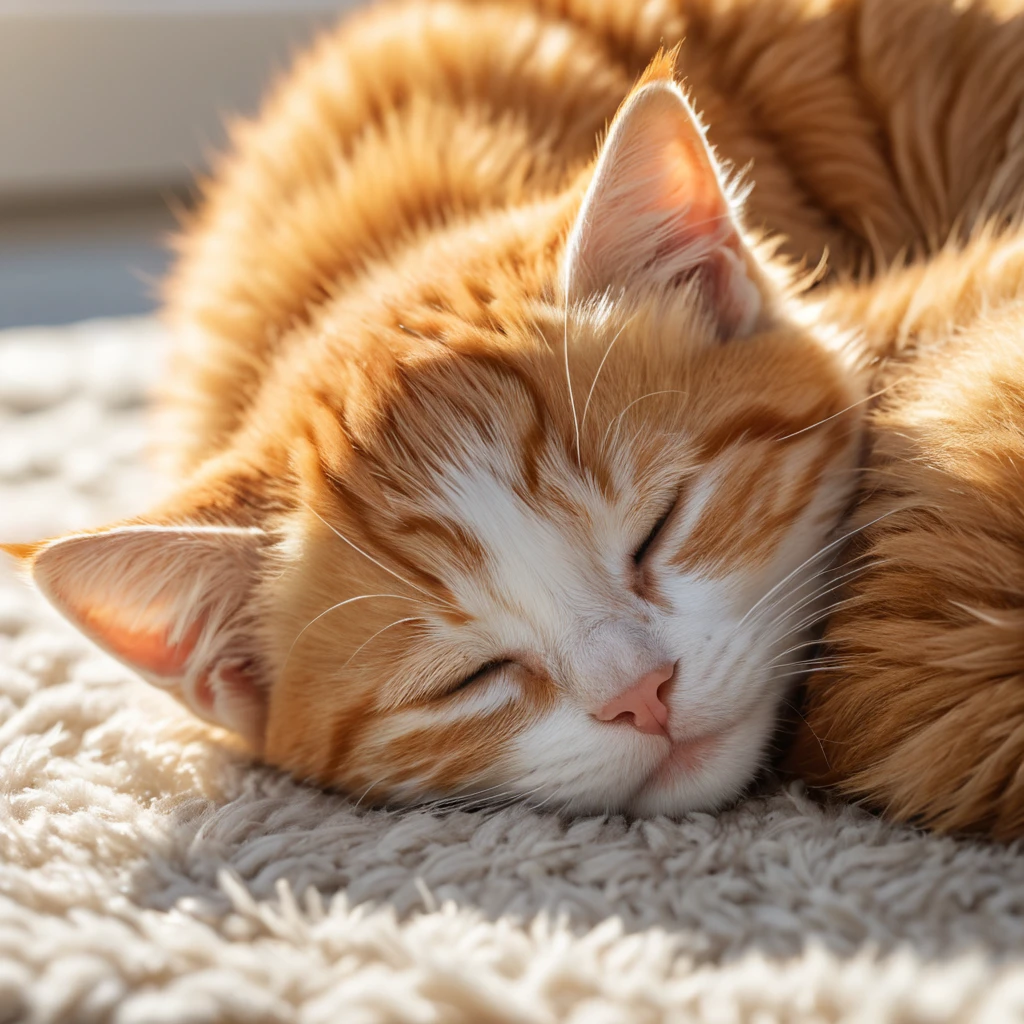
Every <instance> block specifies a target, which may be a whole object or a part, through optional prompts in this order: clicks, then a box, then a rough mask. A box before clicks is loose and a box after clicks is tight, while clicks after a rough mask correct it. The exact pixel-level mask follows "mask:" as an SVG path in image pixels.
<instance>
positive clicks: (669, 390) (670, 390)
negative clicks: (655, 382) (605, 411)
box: [601, 388, 689, 448]
mask: <svg viewBox="0 0 1024 1024" xmlns="http://www.w3.org/2000/svg"><path fill="white" fill-rule="evenodd" d="M656 395H682V396H683V397H684V398H687V397H689V392H688V391H680V390H679V389H678V388H666V389H665V390H663V391H648V392H647V394H646V395H641V396H640V397H639V398H634V399H633V401H632V402H630V403H629V404H628V405H627V406H626V407H625V408H624V409H623V410H622V411H621V412H620V413H619V414H618V416H616V417H615V419H613V420H611V421H610V422H609V423H608V426H607V427H605V431H604V435H603V437H602V438H601V447H602V448H604V447H606V445H607V444H608V434H609V432H610V431H611V429H612V427H615V435H616V436H618V432H619V425H620V424H621V422H622V417H623V416H625V415H626V413H627V412H629V410H630V409H632V408H633V406H634V405H636V404H637V403H638V402H642V401H643V400H644V399H645V398H654V397H655V396H656Z"/></svg>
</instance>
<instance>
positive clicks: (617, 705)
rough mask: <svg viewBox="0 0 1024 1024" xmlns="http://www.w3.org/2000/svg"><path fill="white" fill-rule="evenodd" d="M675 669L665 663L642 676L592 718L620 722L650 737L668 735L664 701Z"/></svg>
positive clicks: (666, 711)
mask: <svg viewBox="0 0 1024 1024" xmlns="http://www.w3.org/2000/svg"><path fill="white" fill-rule="evenodd" d="M675 670H676V667H675V665H674V664H672V662H667V663H666V664H664V665H660V666H659V667H658V668H656V669H654V670H653V671H652V672H648V673H647V674H646V675H643V676H641V677H640V678H639V679H638V680H637V681H636V682H635V683H634V684H633V685H632V686H631V687H630V688H629V689H628V690H626V691H625V693H620V694H619V695H618V697H613V698H612V699H611V700H610V701H608V703H607V704H605V706H604V707H603V708H601V710H600V711H598V712H597V714H596V715H595V716H594V717H595V718H596V719H597V720H598V721H599V722H617V721H620V720H621V721H623V722H627V723H628V724H630V725H632V726H634V727H635V728H637V729H639V730H640V732H644V733H648V734H649V735H651V736H667V735H668V728H667V726H668V707H666V705H665V700H664V698H665V697H666V696H667V694H666V692H665V691H666V690H667V689H668V685H669V682H670V681H671V679H672V676H673V675H675Z"/></svg>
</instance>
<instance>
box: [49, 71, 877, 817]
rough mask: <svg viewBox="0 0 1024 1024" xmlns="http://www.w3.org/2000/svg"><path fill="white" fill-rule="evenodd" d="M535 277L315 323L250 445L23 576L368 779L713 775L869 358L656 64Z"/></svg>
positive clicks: (696, 796)
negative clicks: (774, 252) (760, 241)
mask: <svg viewBox="0 0 1024 1024" xmlns="http://www.w3.org/2000/svg"><path fill="white" fill-rule="evenodd" d="M489 288H491V289H492V290H493V291H495V292H497V293H500V292H501V289H502V283H501V281H497V280H492V281H491V282H490V283H489ZM516 288H518V289H520V291H522V288H523V284H522V281H521V280H519V281H518V282H517V284H516ZM527 292H528V293H529V294H526V295H525V296H524V295H519V296H518V297H517V300H516V312H515V315H514V316H508V317H505V318H501V317H496V316H490V317H485V318H484V319H483V320H481V319H480V318H476V319H472V320H464V319H462V320H460V317H459V315H458V312H457V311H456V310H449V311H448V312H447V314H446V319H444V320H443V323H442V324H441V327H440V328H436V327H430V326H429V321H430V318H429V317H426V318H421V319H420V320H417V311H416V310H415V309H411V310H408V311H407V312H408V315H407V316H406V315H405V313H406V311H403V317H404V319H405V320H406V321H407V322H403V323H401V324H400V325H398V324H397V322H396V321H394V317H393V314H394V309H391V311H390V313H389V314H388V315H389V316H391V317H392V321H391V322H389V326H388V328H387V330H386V331H385V330H384V329H383V328H381V332H383V334H386V335H387V337H388V340H387V341H386V342H385V341H383V340H381V339H380V338H378V339H377V340H376V341H373V340H372V339H373V337H374V332H373V331H370V337H371V340H370V341H368V342H366V344H367V345H369V346H370V347H368V348H366V349H365V350H363V351H362V353H361V354H360V356H359V358H358V359H355V360H353V357H352V352H351V350H347V353H344V352H341V351H340V350H335V349H332V348H331V346H330V345H329V344H327V343H326V342H325V343H324V344H322V345H321V346H320V347H318V348H316V353H315V356H312V357H310V358H309V359H308V360H307V365H305V366H304V367H302V366H300V367H298V368H295V369H293V370H291V371H290V372H291V376H290V377H289V376H288V375H287V374H285V375H284V376H283V378H282V380H279V381H277V382H276V383H275V384H274V386H275V387H276V388H277V389H278V391H279V392H281V393H284V394H287V395H288V396H289V397H290V398H292V399H295V400H293V401H291V402H290V403H289V407H288V408H289V411H288V414H287V415H286V416H282V417H280V418H279V419H278V418H276V417H275V416H274V415H269V414H266V409H274V408H276V407H275V406H273V405H266V407H265V409H264V414H263V415H260V407H259V406H257V416H256V418H255V420H254V423H253V425H252V429H251V430H250V431H249V432H248V433H249V435H251V438H255V440H254V441H252V445H251V448H250V450H247V452H246V453H245V454H244V455H238V453H235V454H229V455H226V456H224V457H222V458H221V459H220V460H217V461H215V462H214V463H212V464H210V465H208V466H207V467H205V468H204V469H203V470H202V471H201V472H200V474H199V476H198V479H197V480H195V481H193V482H192V484H191V485H190V487H189V488H188V490H187V491H186V492H185V495H184V496H183V497H182V498H181V499H180V500H179V501H178V502H177V503H176V504H174V505H172V506H171V507H170V508H169V509H167V510H165V511H164V512H163V513H161V514H160V515H158V516H155V517H152V518H150V519H149V520H147V521H145V522H141V523H137V524H133V525H131V526H128V527H122V528H115V529H113V530H110V531H104V532H102V533H97V534H91V535H83V536H78V537H73V538H65V539H62V540H58V541H55V542H51V543H50V544H47V545H42V546H39V547H37V548H34V549H32V551H31V552H29V555H30V557H31V558H32V559H33V568H34V572H35V577H36V579H37V582H39V584H40V586H41V588H42V589H43V590H44V592H45V593H46V594H47V595H48V596H49V597H50V598H51V599H52V600H54V602H55V603H56V604H57V605H58V606H59V607H61V609H62V610H63V611H65V613H66V614H68V615H69V616H70V617H72V618H73V619H74V620H75V621H76V622H77V624H78V625H79V626H80V627H81V628H82V629H83V630H84V631H85V632H87V633H88V634H89V635H91V636H92V637H93V638H95V639H97V640H98V641H99V642H100V643H102V644H103V645H104V646H106V647H107V649H109V650H111V651H113V652H114V653H115V654H117V655H118V656H119V657H121V658H123V659H124V660H126V661H128V662H129V663H130V664H132V665H133V666H134V667H136V668H137V669H139V671H140V672H142V673H143V674H144V675H146V676H147V677H148V678H149V679H151V680H152V681H154V682H156V683H157V684H158V685H161V686H165V687H166V688H168V689H170V690H171V691H172V692H174V693H175V694H176V695H177V696H179V697H180V698H181V699H182V700H183V701H184V702H185V703H186V704H187V705H188V706H190V707H191V708H193V709H194V710H195V711H196V712H197V713H199V714H200V715H201V716H203V717H205V718H207V719H209V720H211V721H214V722H217V723H219V724H223V725H226V726H227V727H229V728H232V729H234V730H236V731H238V732H240V733H242V734H244V735H246V736H247V737H248V738H249V739H250V741H251V742H252V743H253V744H254V745H255V746H256V747H257V748H258V749H260V750H261V751H262V753H263V755H264V756H265V757H266V758H267V759H268V760H269V761H271V762H272V763H275V764H280V765H282V766H285V767H287V768H289V769H291V770H292V771H294V772H296V773H297V774H299V775H301V776H304V777H309V778H313V779H316V780H318V781H321V782H323V783H327V784H331V785H336V786H339V787H341V788H344V789H346V790H348V791H349V792H351V793H353V794H354V795H356V796H358V797H362V798H366V799H373V800H400V801H406V800H417V799H423V798H432V797H441V796H448V795H467V794H484V795H491V796H507V795H516V796H522V797H525V798H529V799H531V800H534V801H536V802H538V803H557V804H559V805H562V806H567V807H569V808H570V809H573V810H579V811H589V810H598V811H601V810H622V811H627V812H631V813H636V814H647V813H656V812H667V813H673V812H680V811H684V810H687V809H691V808H698V807H701V808H705V807H713V806H717V805H719V804H721V803H722V802H723V801H725V800H727V799H729V798H731V797H732V796H734V795H735V794H736V793H737V792H739V791H740V790H741V789H742V788H743V786H744V785H746V784H747V782H749V780H750V779H751V778H752V777H753V775H754V774H755V773H756V770H757V768H758V767H759V765H760V764H762V763H763V761H764V759H765V752H766V745H767V742H768V739H769V737H770V734H771V732H772V730H773V726H774V723H775V719H776V716H777V713H778V709H779V704H780V701H781V698H782V695H783V693H784V692H785V691H786V689H787V688H788V687H789V685H790V684H791V682H792V679H793V676H794V673H795V665H796V664H797V663H798V662H799V660H800V658H801V657H802V656H803V654H804V653H805V650H806V646H805V645H806V643H807V640H808V629H809V626H810V624H811V623H812V622H813V621H814V619H815V617H816V615H817V613H818V611H819V609H820V606H821V604H822V603H823V602H824V601H827V595H828V590H829V588H828V586H827V584H825V583H824V582H823V580H822V578H821V576H820V575H819V573H820V571H821V569H822V568H823V566H824V565H825V564H826V562H827V560H828V555H829V551H830V542H831V541H832V539H833V536H834V531H835V528H836V525H837V524H838V522H839V520H840V518H841V516H842V514H843V511H844V509H845V506H846V504H847V501H848V500H849V495H850V490H851V488H852V485H853V482H854V476H853V473H852V467H853V463H854V459H855V456H856V446H857V430H856V424H857V412H856V409H855V406H856V403H857V397H858V396H857V393H856V389H855V386H854V384H853V383H852V382H851V380H850V379H849V374H848V371H846V370H845V369H844V367H843V366H842V364H841V361H840V358H839V355H838V353H837V352H835V351H832V350H831V349H830V348H829V347H828V346H827V345H826V344H824V343H823V341H822V340H821V339H820V338H818V337H816V336H815V334H814V332H813V331H811V330H808V329H806V328H804V327H800V326H797V324H796V323H795V322H794V321H793V319H792V318H791V317H790V316H789V315H788V314H787V313H786V311H785V309H784V308H783V306H782V303H781V300H780V299H779V297H778V295H777V294H776V292H775V290H774V289H773V288H772V286H771V285H770V283H769V282H768V280H767V278H766V277H765V276H764V275H763V273H762V271H761V269H760V267H759V265H758V263H757V261H756V260H755V258H754V257H753V255H752V254H751V253H750V252H749V251H748V250H747V249H746V247H745V245H744V243H743V240H742V238H741V236H740V234H739V232H738V229H737V228H736V226H735V223H734V221H733V219H732V209H731V207H730V205H729V202H728V201H727V199H726V198H725V195H724V193H723V191H722V186H721V182H720V179H719V176H718V174H717V169H716V168H715V166H714V164H713V161H712V159H711V157H710V154H709V153H708V151H707V150H706V148H705V147H704V143H703V140H702V139H701V137H700V135H699V132H698V131H697V129H696V127H695V125H694V122H693V120H692V114H691V112H690V111H689V108H688V107H687V106H686V104H685V102H684V101H683V99H682V97H681V95H680V94H679V93H678V91H677V90H676V89H675V87H674V86H672V85H671V84H670V83H669V82H667V81H663V80H657V79H655V80H654V81H649V82H647V83H646V84H644V85H642V86H641V87H640V88H639V89H638V90H637V91H636V92H635V93H634V94H633V96H632V97H631V98H630V100H629V101H627V104H626V106H625V107H624V110H623V111H622V112H621V113H620V115H619V118H618V119H617V121H616V125H615V126H613V129H612V132H611V135H610V137H609V140H608V141H607V143H606V144H605V147H604V150H603V152H602V155H601V158H600V161H599V163H598V166H597V169H596V172H595V175H594V178H593V181H592V182H591V184H590V185H589V188H588V191H587V194H586V196H585V198H584V201H583V204H582V209H581V210H580V213H579V215H578V217H577V219H576V221H575V226H574V227H573V229H572V231H571V233H570V235H569V238H568V241H567V242H563V244H562V248H561V250H560V251H559V252H557V253H556V254H555V255H554V256H553V258H552V261H551V266H550V268H549V272H548V273H547V276H546V277H545V274H544V273H543V272H542V273H540V275H539V276H538V279H537V280H536V281H535V282H534V283H533V286H532V287H530V288H528V289H527ZM506 298H507V296H506ZM505 307H506V308H507V307H508V302H506V303H505ZM382 316H383V313H382ZM434 319H435V320H436V319H437V318H434ZM381 332H378V334H381ZM383 334H382V335H381V336H383ZM396 339H397V340H396ZM346 360H347V361H346ZM299 395H301V400H298V399H297V396H299ZM261 446H262V447H261ZM269 449H274V450H275V451H276V452H277V455H276V459H277V462H276V465H277V466H279V467H286V469H282V470H281V479H276V478H275V479H274V480H273V481H270V482H268V480H269V478H270V477H271V476H273V475H274V474H272V473H270V472H269V471H268V468H267V467H268V465H270V464H271V463H270V457H269V455H267V454H266V452H267V451H268V450H269ZM261 452H262V453H263V454H262V455H261V454H260V453H261ZM282 452H283V453H284V454H283V455H282ZM239 466H244V470H240V469H239ZM243 478H244V483H243V484H240V483H239V480H240V479H243ZM264 486H266V487H267V488H268V489H272V491H273V493H274V496H275V497H274V502H273V504H272V507H270V508H266V509H263V510H262V511H259V512H250V513H248V514H247V515H244V516H243V515H242V514H241V512H240V509H243V508H250V507H251V506H252V505H253V504H255V505H256V506H257V507H258V506H259V504H260V503H259V501H258V500H257V501H256V502H255V503H253V502H252V501H251V500H250V497H251V495H253V494H257V495H258V494H259V492H260V490H261V488H262V487H264ZM197 524H198V525H197Z"/></svg>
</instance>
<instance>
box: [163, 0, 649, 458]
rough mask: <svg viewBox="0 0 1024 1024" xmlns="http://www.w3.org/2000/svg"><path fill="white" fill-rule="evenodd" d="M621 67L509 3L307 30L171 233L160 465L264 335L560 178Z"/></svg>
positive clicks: (620, 78) (215, 409)
mask: <svg viewBox="0 0 1024 1024" xmlns="http://www.w3.org/2000/svg"><path fill="white" fill-rule="evenodd" d="M631 80H632V79H631V77H630V74H629V72H628V70H627V69H626V68H624V67H623V65H622V64H621V62H619V61H616V60H614V59H612V57H611V56H610V54H609V53H608V51H607V49H606V47H604V46H603V45H601V43H600V42H599V41H598V40H597V39H596V38H595V37H594V36H593V35H592V34H591V33H589V32H588V31H586V29H584V28H581V27H578V26H573V25H571V24H570V23H568V22H565V21H562V20H558V19H555V18H551V17H547V16H545V15H544V14H543V13H542V12H540V11H537V10H532V9H530V8H528V7H526V6H517V5H510V4H487V3H478V4H464V3H458V2H414V3H405V4H399V5H380V6H376V7H371V8H370V9H369V10H367V11H365V12H363V13H361V14H359V15H357V16H356V17H354V18H351V19H349V20H348V21H347V22H346V23H344V24H343V25H342V26H341V27H340V28H339V29H338V30H336V31H334V32H333V33H331V34H330V35H328V36H326V37H324V38H323V39H321V40H320V41H319V43H318V44H317V45H316V46H315V47H314V48H313V49H312V50H311V51H310V52H308V53H307V54H305V55H304V56H303V57H302V58H301V59H300V61H299V63H298V64H297V66H296V67H295V68H294V69H293V71H292V72H291V73H290V74H289V76H288V77H287V78H286V79H285V80H284V81H283V82H281V83H280V84H279V85H278V87H277V88H276V90H275V91H274V92H273V93H272V94H271V96H270V98H269V100H268V101H267V103H266V105H265V107H264V109H263V111H262V113H261V115H260V117H259V118H258V119H257V120H256V121H254V122H247V123H242V124H239V125H237V126H236V127H235V129H234V131H233V147H234V148H233V151H232V153H231V154H230V155H229V156H228V157H226V158H225V159H224V160H223V161H222V163H221V166H220V167H219V168H218V171H217V173H216V175H215V177H214V179H213V180H212V181H211V183H210V184H209V185H208V186H207V188H206V195H205V197H204V202H203V204H202V207H201V210H200V213H199V215H198V217H197V218H196V220H195V221H194V222H193V223H192V224H191V225H189V226H188V228H187V230H186V232H185V233H184V234H183V236H182V239H181V243H180V246H181V258H180V259H179V262H178V266H177V269H176V272H175V274H174V275H173V276H172V279H171V281H170V283H169V286H168V298H169V302H168V312H169V317H170V320H171V323H172V327H173V328H174V330H175V333H176V351H175V366H174V368H173V369H174V372H173V374H172V380H171V385H170V388H169V392H170V393H169V395H168V396H167V397H168V400H169V404H170V406H171V408H172V411H173V412H174V413H175V414H176V417H175V418H176V419H177V421H178V422H177V424H176V426H177V430H176V431H175V434H174V438H173V441H172V443H173V444H175V445H176V446H180V447H179V448H178V450H177V451H176V452H175V453H174V454H175V457H176V458H175V461H176V462H177V463H178V465H179V466H183V467H184V468H190V467H191V466H192V465H194V464H195V463H196V462H198V461H199V460H200V459H201V458H202V457H204V456H205V455H206V454H208V453H209V452H210V451H213V450H215V449H216V448H217V447H218V445H220V444H221V443H222V441H223V439H224V438H226V437H227V436H228V435H229V434H230V433H231V431H232V430H233V429H234V428H235V427H236V426H237V424H238V422H239V419H240V416H241V414H242V412H243V410H244V409H245V407H246V406H247V405H248V404H249V402H250V401H251V399H252V397H253V395H254V393H255V392H256V391H257V390H258V388H259V386H260V382H261V380H262V378H263V377H264V375H265V373H266V372H267V369H268V367H269V365H270V364H271V363H272V361H273V359H274V357H275V354H276V353H277V352H278V351H279V349H280V348H281V346H282V344H283V341H282V339H284V338H286V337H288V336H290V335H291V334H292V333H293V332H295V331H296V328H301V327H302V326H303V325H304V324H308V323H309V322H311V321H312V320H314V319H315V318H316V317H317V315H318V313H319V311H320V310H321V309H322V308H323V307H324V306H325V305H326V304H328V303H330V302H332V301H334V300H336V299H337V298H338V297H339V296H342V295H344V294H345V293H346V292H349V291H351V290H352V289H354V288H358V287H359V283H360V279H361V278H362V277H364V276H365V275H366V273H367V272H368V271H370V270H372V269H373V268H375V267H379V266H380V265H382V264H386V263H388V262H394V261H395V260H396V259H398V258H400V256H401V255H402V254H403V253H405V252H406V251H407V250H409V249H411V248H415V247H416V246H417V245H420V244H422V242H423V241H424V240H425V239H426V238H428V237H429V236H430V235H431V234H435V233H437V232H439V231H443V230H445V229H448V228H451V227H453V226H455V225H458V224H460V223H465V222H467V221H470V220H472V219H473V218H475V217H479V216H481V215H484V214H486V213H488V212H491V211H495V210H499V209H502V208H508V207H510V206H515V205H516V204H523V203H527V202H529V201H531V200H533V199H536V198H537V197H539V196H541V195H544V194H550V193H555V192H557V191H559V190H561V189H564V188H565V187H566V185H567V184H568V183H569V182H570V181H571V180H572V179H573V177H574V176H577V175H578V174H579V172H580V171H581V170H582V169H583V168H584V167H585V165H586V164H587V162H588V161H589V160H590V158H591V157H592V155H593V152H594V146H595V139H596V137H597V135H598V134H599V132H600V131H601V130H602V129H603V127H604V126H605V124H606V123H607V122H608V120H610V118H611V116H612V115H613V114H614V112H615V109H616V107H617V105H618V103H619V102H620V100H621V98H622V96H623V95H625V93H626V92H627V91H628V88H629V86H630V83H631Z"/></svg>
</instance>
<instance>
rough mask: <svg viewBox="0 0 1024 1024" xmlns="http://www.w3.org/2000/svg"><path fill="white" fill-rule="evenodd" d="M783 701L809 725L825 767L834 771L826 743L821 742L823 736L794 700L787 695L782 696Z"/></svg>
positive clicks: (808, 727)
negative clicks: (786, 696) (826, 750)
mask: <svg viewBox="0 0 1024 1024" xmlns="http://www.w3.org/2000/svg"><path fill="white" fill-rule="evenodd" d="M782 703H783V704H785V705H786V706H787V707H790V708H792V710H793V711H795V712H796V713H797V714H798V715H799V716H800V718H801V719H802V721H803V723H804V725H806V726H807V729H808V731H809V732H810V734H811V735H812V736H813V737H814V741H815V743H817V744H818V747H819V748H820V749H821V756H822V758H823V759H824V761H825V767H826V768H827V769H828V770H829V771H832V765H831V764H829V760H828V754H826V753H825V744H824V743H822V742H821V737H820V736H819V735H818V734H817V733H816V732H815V731H814V727H813V726H812V725H811V723H810V722H808V721H807V716H806V715H805V714H804V713H803V712H802V711H801V710H800V709H799V708H798V707H797V706H796V705H795V704H794V703H793V702H792V701H789V700H786V698H785V697H783V698H782Z"/></svg>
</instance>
